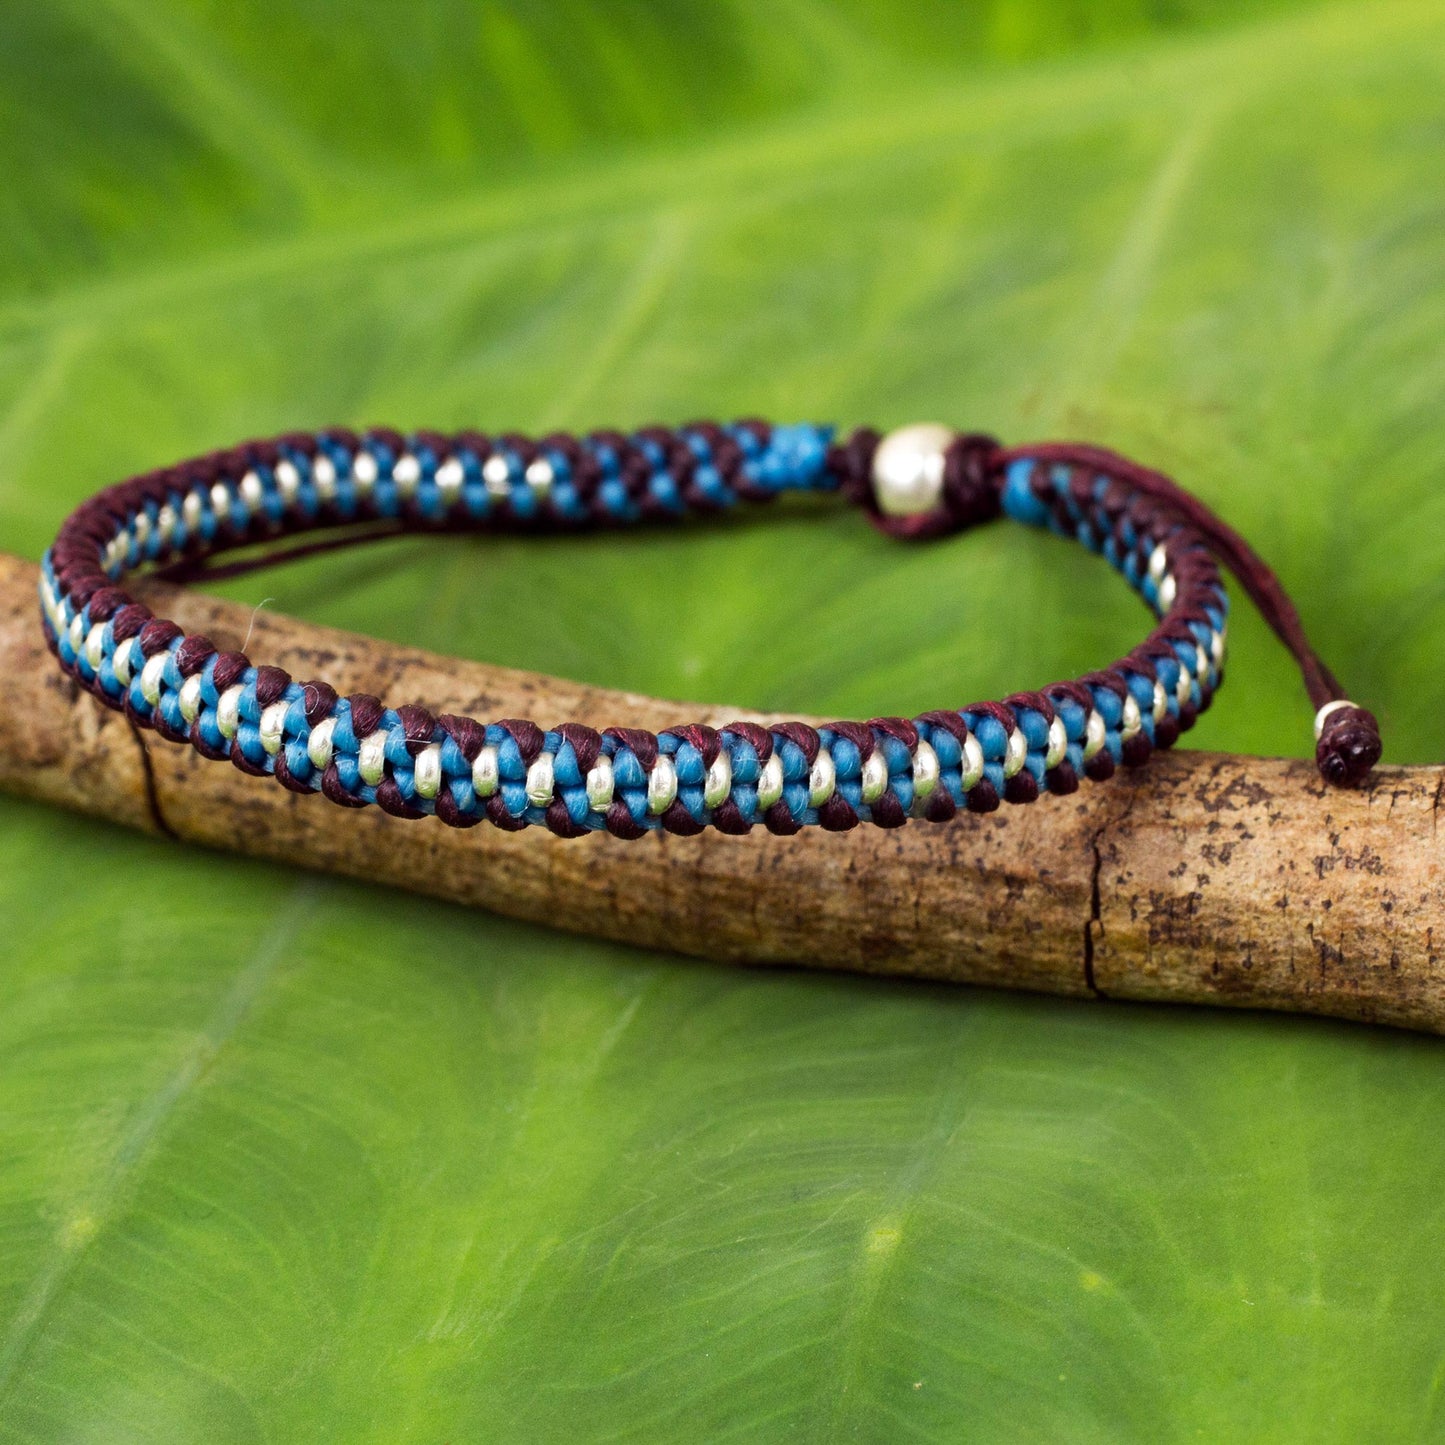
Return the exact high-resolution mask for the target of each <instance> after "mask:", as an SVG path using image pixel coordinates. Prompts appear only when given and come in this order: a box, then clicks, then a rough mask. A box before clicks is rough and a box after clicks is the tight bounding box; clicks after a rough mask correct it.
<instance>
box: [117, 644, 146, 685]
mask: <svg viewBox="0 0 1445 1445" xmlns="http://www.w3.org/2000/svg"><path fill="white" fill-rule="evenodd" d="M139 645H140V644H139V643H137V642H136V640H135V638H133V637H127V638H126V640H125V641H124V642H122V643H121V645H120V646H119V647H117V648H116V650H115V656H114V657H112V658H111V660H110V665H111V669H112V670H113V671H114V673H115V680H116V681H117V682H118V683H119V684H120V685H121V686H122V687H129V686H130V680H131V676H132V671H131V670H132V668H133V667H134V666H135V654H136V649H137V648H138V647H139Z"/></svg>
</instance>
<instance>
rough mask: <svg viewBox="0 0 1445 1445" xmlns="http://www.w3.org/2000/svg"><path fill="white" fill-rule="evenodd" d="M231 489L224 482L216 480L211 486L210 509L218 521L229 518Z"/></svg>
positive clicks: (226, 520)
mask: <svg viewBox="0 0 1445 1445" xmlns="http://www.w3.org/2000/svg"><path fill="white" fill-rule="evenodd" d="M232 500H233V498H232V496H231V489H230V487H228V486H227V485H226V484H225V482H216V483H214V484H213V485H212V487H211V510H212V511H213V512H214V513H215V514H216V520H217V521H219V522H229V521H230V520H231V502H232Z"/></svg>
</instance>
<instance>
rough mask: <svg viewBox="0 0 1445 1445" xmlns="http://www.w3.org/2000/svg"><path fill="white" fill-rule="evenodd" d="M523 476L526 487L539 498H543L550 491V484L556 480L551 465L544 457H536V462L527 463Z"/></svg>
mask: <svg viewBox="0 0 1445 1445" xmlns="http://www.w3.org/2000/svg"><path fill="white" fill-rule="evenodd" d="M525 475H526V478H527V485H528V486H529V487H531V489H532V490H533V491H534V492H536V493H537V494H538V495H539V496H545V495H546V493H548V492H549V491H551V489H552V483H553V482H555V481H556V480H557V474H556V473H555V472H554V471H553V470H552V463H551V462H549V461H548V460H547V458H546V457H538V458H537V460H536V461H534V462H530V463H528V466H527V471H526V473H525Z"/></svg>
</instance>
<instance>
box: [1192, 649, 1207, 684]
mask: <svg viewBox="0 0 1445 1445" xmlns="http://www.w3.org/2000/svg"><path fill="white" fill-rule="evenodd" d="M1194 675H1195V677H1197V678H1198V679H1199V685H1200V687H1204V686H1205V685H1206V684H1207V683H1208V682H1209V654H1208V653H1207V652H1206V651H1205V650H1204V649H1203V648H1202V647H1196V648H1195V649H1194Z"/></svg>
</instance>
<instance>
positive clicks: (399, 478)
mask: <svg viewBox="0 0 1445 1445" xmlns="http://www.w3.org/2000/svg"><path fill="white" fill-rule="evenodd" d="M391 479H392V481H394V482H395V483H396V490H397V494H398V496H402V497H410V496H412V495H414V494H415V492H416V489H417V486H418V484H419V483H420V482H421V463H420V462H419V461H418V460H417V459H416V458H415V457H414V456H412V454H411V453H410V452H403V453H402V454H401V455H400V456H399V457H398V458H397V459H396V465H395V466H394V467H392V469H391Z"/></svg>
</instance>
